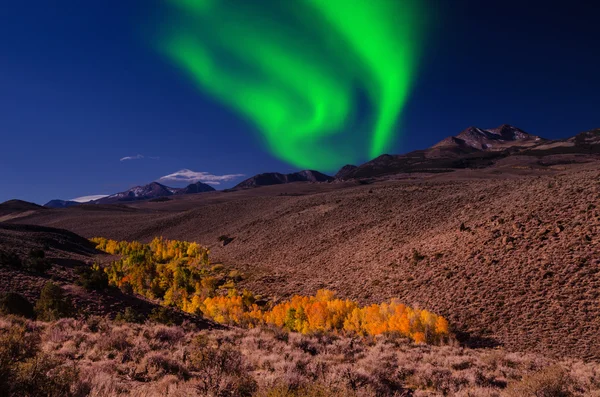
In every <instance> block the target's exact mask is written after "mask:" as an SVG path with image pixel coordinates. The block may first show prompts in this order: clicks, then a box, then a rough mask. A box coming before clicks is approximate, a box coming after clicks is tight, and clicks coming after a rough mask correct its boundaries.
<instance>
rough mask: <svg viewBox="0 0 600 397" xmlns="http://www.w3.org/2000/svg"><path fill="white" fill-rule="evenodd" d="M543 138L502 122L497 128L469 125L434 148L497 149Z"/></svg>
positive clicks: (525, 143)
mask: <svg viewBox="0 0 600 397" xmlns="http://www.w3.org/2000/svg"><path fill="white" fill-rule="evenodd" d="M539 140H541V138H540V137H538V136H535V135H531V134H528V133H527V132H525V131H523V130H522V129H520V128H517V127H514V126H512V125H509V124H502V125H501V126H499V127H497V128H491V129H483V128H479V127H469V128H467V129H465V130H464V131H462V132H461V133H460V134H458V135H456V136H451V137H448V138H446V139H444V140H442V141H441V142H438V143H437V144H435V145H434V146H432V149H434V148H435V149H439V148H448V147H460V148H462V149H466V148H472V149H475V150H483V151H495V150H504V149H507V148H508V147H512V146H522V145H523V146H525V145H527V144H530V143H531V142H535V141H539Z"/></svg>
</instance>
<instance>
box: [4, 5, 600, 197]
mask: <svg viewBox="0 0 600 397" xmlns="http://www.w3.org/2000/svg"><path fill="white" fill-rule="evenodd" d="M4 3H5V4H3V5H2V7H1V8H0V37H2V40H0V93H1V94H0V136H1V141H0V150H1V151H0V153H1V155H0V186H1V189H0V201H4V200H7V199H10V198H20V199H24V200H28V201H33V202H37V203H44V202H46V201H48V200H50V199H53V198H63V199H70V198H74V197H79V196H86V195H92V194H110V193H114V192H116V191H121V190H124V189H127V188H129V187H131V186H134V185H136V184H145V183H148V182H150V181H152V180H156V179H158V178H160V177H161V176H164V175H167V174H171V173H173V172H175V171H177V170H180V169H191V170H193V171H197V172H208V173H211V174H215V175H224V174H245V175H248V176H250V175H253V174H256V173H259V172H266V171H279V172H290V171H293V170H294V169H293V168H292V167H290V166H289V165H287V164H285V163H283V162H281V161H279V160H277V159H275V158H273V157H272V156H271V155H270V154H269V152H268V151H267V150H266V149H265V148H264V146H263V144H262V143H261V141H260V140H259V139H258V135H257V134H256V132H255V131H254V130H253V128H252V127H251V126H250V125H249V124H248V123H246V122H245V121H244V120H241V119H240V118H238V117H237V116H235V114H234V113H232V112H231V111H230V110H228V109H226V108H224V107H223V106H222V105H220V104H218V103H216V102H214V101H213V100H211V99H210V98H208V97H206V96H204V95H202V94H201V93H199V91H198V90H197V89H196V87H194V86H193V85H192V84H191V83H190V80H189V79H188V78H187V77H186V76H184V75H183V74H182V72H181V71H180V70H178V69H177V68H175V67H173V65H171V64H169V63H168V62H167V61H166V60H165V59H164V58H163V57H162V56H160V55H159V54H158V53H157V52H156V50H155V48H154V47H153V45H152V38H151V36H152V34H151V33H152V29H153V24H154V23H156V22H157V21H159V20H160V18H161V12H162V11H161V10H162V7H161V2H160V1H158V0H128V1H116V0H105V1H94V2H92V1H81V0H61V1H56V2H50V1H42V0H32V1H23V2H17V1H15V2H8V1H5V2H4ZM593 3H594V2H590V1H569V2H562V4H560V3H558V2H557V3H556V4H553V2H537V1H534V2H529V1H527V2H524V1H512V0H510V1H475V0H473V1H468V0H444V1H443V0H429V1H427V4H428V6H429V7H430V9H431V10H432V12H433V13H435V24H434V27H433V29H432V30H431V31H430V37H429V41H428V44H427V48H426V51H425V54H424V58H423V60H422V63H421V67H420V71H419V76H418V82H417V84H416V87H415V89H414V91H413V94H412V95H411V99H410V101H409V103H408V106H407V107H406V108H405V111H404V114H403V118H402V123H401V124H400V126H401V129H400V128H399V131H400V130H401V131H402V134H400V132H399V133H398V139H397V143H396V145H395V147H394V150H393V151H392V152H394V153H402V152H406V151H410V150H414V149H418V148H423V147H426V146H430V145H432V144H434V143H436V142H437V141H439V140H441V139H443V138H444V137H446V136H448V135H455V134H457V133H458V132H460V131H461V130H463V129H464V128H466V127H468V126H470V125H477V126H480V127H484V128H487V127H496V126H498V125H500V124H503V123H509V124H513V125H516V126H518V127H520V128H523V129H524V130H526V131H528V132H530V133H534V134H537V135H541V136H544V137H547V138H561V137H566V136H570V135H574V134H576V133H578V132H581V131H584V130H588V129H592V128H597V127H600V118H599V117H598V114H599V112H598V104H599V103H600V101H599V99H598V95H599V93H600V52H599V51H598V42H599V39H600V29H598V27H597V20H598V16H599V15H600V7H599V6H598V5H594V4H593ZM400 135H401V137H400ZM138 154H142V155H143V156H145V158H144V159H140V160H131V161H119V159H121V158H122V157H125V156H135V155H138ZM150 156H153V157H160V158H159V159H150V158H149V157H150ZM364 160H365V161H366V160H368V159H364ZM341 165H343V164H340V166H341ZM240 180H241V178H238V179H236V180H232V181H230V182H228V183H223V184H222V185H220V187H229V186H231V185H233V184H235V183H236V182H239V181H240Z"/></svg>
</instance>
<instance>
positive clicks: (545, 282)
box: [19, 158, 600, 359]
mask: <svg viewBox="0 0 600 397" xmlns="http://www.w3.org/2000/svg"><path fill="white" fill-rule="evenodd" d="M559 160H560V159H559ZM559 160H557V161H556V163H557V164H558V165H556V164H554V163H552V162H550V163H545V164H546V166H545V167H542V166H540V165H539V162H538V161H537V160H535V159H529V160H528V161H530V163H527V162H526V161H521V162H519V163H516V164H515V163H514V162H508V163H507V164H505V165H504V167H505V168H495V169H489V170H478V171H464V172H462V171H461V172H455V173H453V174H444V175H438V176H437V177H433V178H421V179H417V180H404V181H380V182H377V183H375V184H371V185H368V186H363V185H359V184H350V183H347V184H339V185H336V186H332V185H331V184H329V185H323V187H319V186H317V185H303V184H299V185H297V186H294V185H280V186H273V187H266V188H261V189H252V190H250V191H242V192H233V193H217V194H215V195H211V196H210V199H209V198H204V197H202V195H200V196H194V195H189V196H182V197H180V199H178V200H173V201H172V202H166V203H160V204H158V205H159V207H151V206H150V205H149V204H145V203H138V205H137V206H136V207H131V208H129V209H128V210H127V211H125V210H124V209H120V210H118V211H117V210H114V211H113V210H111V209H110V208H108V207H107V208H105V209H103V210H102V211H99V210H98V211H90V210H87V211H86V210H83V209H80V208H72V209H68V210H60V211H58V210H56V211H53V210H46V211H43V212H40V213H39V214H37V215H33V216H28V217H24V218H20V219H19V221H22V222H28V223H39V224H46V225H54V226H59V227H64V228H67V229H70V230H74V231H77V232H78V233H80V234H82V235H84V236H86V237H91V236H96V235H98V236H105V237H111V238H116V239H130V240H131V239H139V240H144V241H148V240H150V239H151V238H153V237H155V236H159V235H163V236H165V237H169V238H176V239H184V240H194V241H198V242H200V243H202V244H206V245H208V246H210V247H211V256H212V257H213V259H214V260H215V261H223V262H224V263H226V264H228V265H231V266H236V267H238V268H239V269H241V270H242V271H243V272H244V273H245V275H246V278H247V279H246V280H245V282H244V283H245V285H244V286H245V287H247V288H249V289H251V290H252V291H255V292H256V293H262V294H268V295H270V296H273V297H275V298H277V297H284V296H287V295H289V294H292V293H306V294H308V293H314V292H315V291H316V290H317V289H319V288H329V289H333V290H335V291H337V292H338V293H339V294H340V295H341V296H343V297H350V298H355V299H358V300H360V301H361V302H365V303H366V302H375V301H380V300H382V299H387V298H391V297H397V298H399V299H400V300H402V301H403V302H406V303H407V304H410V305H416V306H420V307H423V308H427V309H431V310H434V311H436V312H439V313H440V314H442V315H444V316H446V317H448V318H449V319H450V320H451V322H452V323H453V324H455V326H456V327H457V328H458V329H459V330H460V331H461V332H465V333H468V334H470V335H471V337H473V339H472V342H473V341H474V342H479V343H481V344H487V345H490V344H494V343H499V344H503V345H505V346H507V347H508V348H511V349H516V350H529V351H539V352H544V353H547V352H551V353H555V354H561V355H567V356H577V357H581V358H596V359H597V358H600V341H599V340H598V338H597V337H596V335H597V334H598V333H599V332H600V305H598V299H599V297H600V260H599V259H598V255H597V253H598V251H599V244H600V234H599V233H600V211H599V209H598V208H596V204H595V203H598V200H599V199H600V184H599V179H600V174H599V173H598V171H597V165H598V163H590V164H584V165H562V164H561V162H560V161H559ZM544 161H546V162H548V161H549V159H547V158H546V159H545V160H544ZM527 164H529V165H527ZM536 167H537V168H536ZM524 168H526V169H525V170H524ZM509 170H512V171H511V172H509ZM309 187H310V189H312V190H310V191H308V190H304V189H308V188H309ZM334 187H335V188H334ZM315 189H316V190H315ZM319 189H322V190H319ZM258 191H260V193H261V194H260V195H258V194H252V192H258ZM319 191H321V193H319ZM245 193H248V194H246V195H245ZM149 208H159V209H160V210H156V211H154V212H151V214H152V215H151V216H149V215H150V213H149V211H150V210H149ZM221 235H227V236H229V237H230V238H231V239H232V240H231V242H230V243H229V244H227V245H226V246H222V244H221V243H220V242H219V241H218V237H219V236H221Z"/></svg>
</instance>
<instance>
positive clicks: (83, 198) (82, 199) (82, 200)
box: [69, 194, 108, 203]
mask: <svg viewBox="0 0 600 397" xmlns="http://www.w3.org/2000/svg"><path fill="white" fill-rule="evenodd" d="M104 197H108V195H107V194H95V195H92V196H81V197H77V198H74V199H71V200H69V201H75V202H78V203H87V202H88V201H93V200H98V199H101V198H104Z"/></svg>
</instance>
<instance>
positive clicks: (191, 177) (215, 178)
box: [158, 169, 244, 185]
mask: <svg viewBox="0 0 600 397" xmlns="http://www.w3.org/2000/svg"><path fill="white" fill-rule="evenodd" d="M242 176H244V174H227V175H213V174H210V173H208V172H196V171H192V170H188V169H183V170H179V171H177V172H174V173H172V174H169V175H165V176H163V177H161V178H159V179H158V180H159V181H163V182H166V181H169V182H186V183H194V182H204V183H207V184H209V185H219V184H221V182H227V181H231V180H233V179H236V178H239V177H242Z"/></svg>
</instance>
